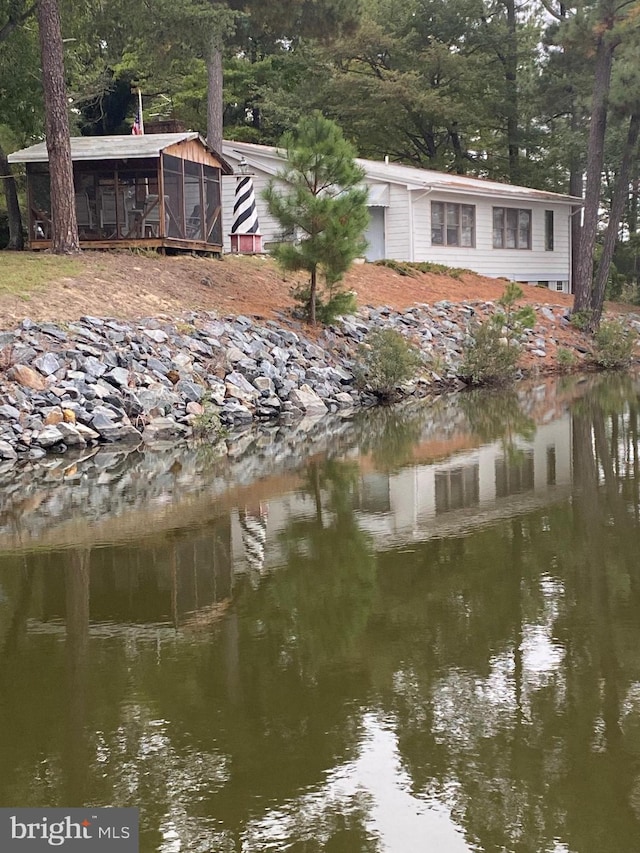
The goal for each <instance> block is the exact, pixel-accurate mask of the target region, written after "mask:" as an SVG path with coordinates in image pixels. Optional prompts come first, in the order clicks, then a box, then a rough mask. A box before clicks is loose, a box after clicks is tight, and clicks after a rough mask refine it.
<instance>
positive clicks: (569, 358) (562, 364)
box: [556, 347, 578, 373]
mask: <svg viewBox="0 0 640 853" xmlns="http://www.w3.org/2000/svg"><path fill="white" fill-rule="evenodd" d="M556 358H557V361H558V368H559V369H560V370H561V371H562V372H563V373H564V372H568V371H569V370H573V368H574V367H575V366H576V363H577V361H578V359H577V357H576V354H575V353H574V352H571V350H570V349H566V348H565V347H559V348H558V352H557V355H556Z"/></svg>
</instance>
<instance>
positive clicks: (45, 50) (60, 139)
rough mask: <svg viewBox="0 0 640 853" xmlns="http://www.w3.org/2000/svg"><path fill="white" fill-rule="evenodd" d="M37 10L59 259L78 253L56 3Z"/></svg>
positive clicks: (43, 0)
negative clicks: (64, 255)
mask: <svg viewBox="0 0 640 853" xmlns="http://www.w3.org/2000/svg"><path fill="white" fill-rule="evenodd" d="M37 9H38V28H39V33H40V53H41V57H42V85H43V89H44V105H45V119H46V137H47V149H48V151H49V175H50V179H51V221H52V225H53V233H52V240H51V250H52V252H54V253H55V254H59V255H60V254H72V253H74V252H79V251H80V241H79V240H78V224H77V221H76V208H75V204H74V198H75V196H74V191H73V164H72V162H71V143H70V141H69V116H68V112H67V90H66V85H65V79H64V59H63V51H62V29H61V24H60V10H59V8H58V2H57V0H39V3H38V6H37Z"/></svg>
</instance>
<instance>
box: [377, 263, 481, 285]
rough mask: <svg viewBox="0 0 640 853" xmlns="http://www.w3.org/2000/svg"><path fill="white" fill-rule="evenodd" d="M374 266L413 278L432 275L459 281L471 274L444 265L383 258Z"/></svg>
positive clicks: (461, 269)
mask: <svg viewBox="0 0 640 853" xmlns="http://www.w3.org/2000/svg"><path fill="white" fill-rule="evenodd" d="M375 264H376V266H379V267H389V269H392V270H394V271H395V272H397V273H398V275H405V276H410V277H412V278H414V277H415V276H417V275H419V274H420V273H433V274H434V275H446V276H448V277H449V278H455V279H458V280H460V279H461V278H462V276H463V275H465V274H466V273H471V272H472V271H471V270H466V269H463V268H462V267H448V266H446V265H445V264H436V263H432V262H431V261H416V262H411V261H394V260H392V259H390V258H385V259H384V260H381V261H376V262H375Z"/></svg>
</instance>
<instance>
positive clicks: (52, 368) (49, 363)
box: [33, 352, 62, 376]
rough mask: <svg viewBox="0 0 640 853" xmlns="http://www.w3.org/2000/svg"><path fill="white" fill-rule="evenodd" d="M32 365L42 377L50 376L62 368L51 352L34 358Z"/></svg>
mask: <svg viewBox="0 0 640 853" xmlns="http://www.w3.org/2000/svg"><path fill="white" fill-rule="evenodd" d="M33 363H34V364H35V366H36V367H37V368H38V370H39V371H40V373H42V374H43V375H44V376H51V375H52V374H53V373H55V372H56V371H57V370H60V367H61V366H62V365H61V364H60V361H58V359H57V358H56V357H55V355H54V354H53V353H52V352H45V353H44V354H43V355H39V356H38V358H34V360H33Z"/></svg>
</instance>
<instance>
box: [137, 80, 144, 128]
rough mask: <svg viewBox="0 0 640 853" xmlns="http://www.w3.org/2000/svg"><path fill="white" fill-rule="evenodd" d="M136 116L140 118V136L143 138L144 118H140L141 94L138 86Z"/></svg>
mask: <svg viewBox="0 0 640 853" xmlns="http://www.w3.org/2000/svg"><path fill="white" fill-rule="evenodd" d="M138 115H139V116H140V136H144V118H143V117H142V92H141V91H140V87H139V86H138Z"/></svg>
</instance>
